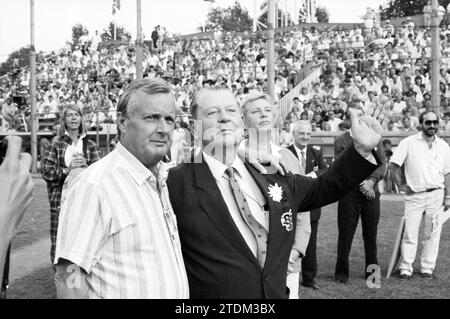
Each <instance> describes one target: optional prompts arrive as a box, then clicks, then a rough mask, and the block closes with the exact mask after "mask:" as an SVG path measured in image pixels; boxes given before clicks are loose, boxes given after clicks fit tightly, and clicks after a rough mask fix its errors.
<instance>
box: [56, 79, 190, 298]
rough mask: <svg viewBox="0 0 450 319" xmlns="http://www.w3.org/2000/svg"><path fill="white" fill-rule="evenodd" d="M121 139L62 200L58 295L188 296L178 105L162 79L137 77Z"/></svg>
mask: <svg viewBox="0 0 450 319" xmlns="http://www.w3.org/2000/svg"><path fill="white" fill-rule="evenodd" d="M117 118H118V120H117V123H118V129H119V132H120V142H119V143H117V146H116V148H115V149H114V151H112V152H111V153H110V154H108V155H107V156H106V157H104V158H103V159H101V160H100V161H98V162H97V163H95V165H92V166H90V167H89V168H88V169H86V170H85V171H84V172H83V173H82V174H81V175H79V176H78V177H77V178H76V179H75V180H74V181H73V184H72V185H71V187H70V188H69V189H68V190H67V193H66V196H65V198H63V200H62V205H61V213H60V218H59V228H58V238H57V245H56V256H55V261H54V262H55V264H56V267H57V274H56V288H57V295H58V298H164V299H165V298H171V299H172V298H173V299H175V298H188V297H189V286H188V281H187V275H186V270H185V266H184V262H183V258H182V254H181V245H180V239H179V235H178V227H177V224H176V218H175V215H174V213H173V210H172V206H171V204H170V201H169V195H168V190H167V185H166V177H167V174H168V168H169V167H168V166H167V165H166V164H165V163H162V162H161V160H162V159H163V158H164V156H165V155H166V154H167V152H168V151H169V149H170V141H171V139H172V134H173V130H174V124H175V118H176V107H175V99H174V97H173V95H172V93H171V90H170V87H169V85H168V84H167V83H166V82H164V81H162V80H160V79H152V80H148V79H144V80H138V81H135V82H132V83H131V84H130V85H129V86H128V87H127V88H126V90H125V92H124V94H123V95H122V96H121V99H120V101H119V103H118V106H117Z"/></svg>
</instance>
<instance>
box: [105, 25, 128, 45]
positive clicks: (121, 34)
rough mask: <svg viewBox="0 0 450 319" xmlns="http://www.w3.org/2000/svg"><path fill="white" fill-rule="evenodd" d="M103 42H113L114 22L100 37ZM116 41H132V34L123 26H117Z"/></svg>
mask: <svg viewBox="0 0 450 319" xmlns="http://www.w3.org/2000/svg"><path fill="white" fill-rule="evenodd" d="M100 37H101V38H102V41H112V40H114V22H110V23H109V25H108V27H107V28H106V29H104V30H103V33H102V34H101V35H100ZM116 40H124V41H125V40H126V41H130V40H131V33H130V32H128V31H127V30H125V27H123V26H120V25H118V26H116Z"/></svg>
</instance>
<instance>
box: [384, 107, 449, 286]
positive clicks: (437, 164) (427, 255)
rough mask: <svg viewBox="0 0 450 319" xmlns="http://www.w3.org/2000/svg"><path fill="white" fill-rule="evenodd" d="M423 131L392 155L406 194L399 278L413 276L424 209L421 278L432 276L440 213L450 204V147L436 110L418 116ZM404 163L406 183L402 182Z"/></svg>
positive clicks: (394, 171)
mask: <svg viewBox="0 0 450 319" xmlns="http://www.w3.org/2000/svg"><path fill="white" fill-rule="evenodd" d="M419 122H420V124H421V125H422V131H421V132H420V133H418V134H415V135H412V136H409V137H407V138H405V139H404V140H402V141H401V142H400V144H399V145H398V147H397V148H396V149H395V151H394V154H393V156H392V157H391V161H390V163H391V164H390V165H391V171H392V174H393V177H394V179H395V182H396V183H397V185H400V187H399V189H400V190H401V191H403V192H405V193H406V196H405V226H404V227H405V228H404V232H403V238H402V244H401V254H402V258H401V261H400V267H399V268H400V278H401V279H406V280H408V279H411V278H412V274H413V263H414V260H415V258H416V251H417V244H418V239H419V229H420V224H421V220H422V216H423V214H424V212H425V226H424V237H423V241H422V255H421V260H420V274H421V276H422V278H425V279H432V278H433V276H432V275H433V271H434V268H435V265H436V259H437V257H438V250H439V240H440V235H441V230H442V224H441V223H440V222H439V214H440V213H439V212H440V210H441V209H442V208H444V209H448V208H449V207H450V147H449V145H448V144H447V143H446V142H445V141H444V140H442V139H440V138H439V137H437V136H436V133H437V130H438V128H439V117H438V116H437V114H436V113H434V112H433V111H425V112H423V113H422V114H420V116H419ZM402 165H404V167H405V175H406V185H405V184H402V178H401V169H400V167H401V166H402Z"/></svg>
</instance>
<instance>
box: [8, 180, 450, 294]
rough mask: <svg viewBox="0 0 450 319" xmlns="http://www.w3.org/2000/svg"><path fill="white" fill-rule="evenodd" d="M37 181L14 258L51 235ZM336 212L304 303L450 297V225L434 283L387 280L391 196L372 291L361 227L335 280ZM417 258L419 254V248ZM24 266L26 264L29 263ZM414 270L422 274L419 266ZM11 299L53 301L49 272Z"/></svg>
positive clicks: (19, 283) (328, 214)
mask: <svg viewBox="0 0 450 319" xmlns="http://www.w3.org/2000/svg"><path fill="white" fill-rule="evenodd" d="M34 181H35V198H34V200H33V203H32V205H31V209H30V210H29V211H28V213H27V214H26V216H25V218H24V220H23V221H22V223H21V225H20V228H19V231H18V233H17V235H16V237H15V238H14V241H13V253H14V252H17V251H18V250H20V249H24V248H26V247H28V246H29V245H30V244H32V243H34V242H36V241H38V240H40V239H42V238H46V237H47V236H49V223H50V222H49V220H50V217H49V206H48V199H47V190H46V188H45V183H44V182H43V181H42V180H41V179H40V178H35V179H34ZM336 211H337V205H336V204H333V205H329V206H327V207H325V208H323V210H322V217H321V220H320V222H319V232H318V240H317V244H318V250H317V255H318V266H319V269H318V275H317V281H318V284H319V285H320V286H321V288H322V289H321V290H319V291H313V290H311V289H307V288H304V287H300V298H303V299H310V298H330V299H350V298H362V299H367V298H369V299H373V298H379V299H393V298H407V299H414V298H444V299H448V298H450V285H449V283H450V262H449V261H450V222H449V223H447V224H445V225H444V228H443V230H442V235H441V246H440V250H439V257H438V261H437V266H436V269H435V277H436V278H435V279H433V280H425V279H422V278H420V276H418V275H417V274H415V275H414V277H413V279H412V280H410V281H405V282H403V281H400V280H399V279H398V276H397V275H394V276H392V277H391V278H390V279H389V280H386V279H385V276H386V269H387V266H388V263H389V258H390V256H391V252H392V251H391V250H392V244H393V241H394V236H395V232H396V230H397V227H398V223H399V219H400V217H401V216H402V214H403V202H402V201H401V200H399V199H398V198H393V197H392V196H388V197H387V198H386V199H383V201H382V204H381V218H380V223H379V226H378V259H379V262H380V266H381V268H382V281H381V288H379V289H369V288H368V287H367V285H366V282H365V279H364V250H363V241H362V236H361V227H360V225H359V226H358V229H357V231H356V234H355V238H354V241H353V247H352V250H351V253H350V281H349V283H348V285H347V286H344V285H342V284H338V283H336V282H334V280H333V277H334V266H335V262H336V249H337V221H336V218H337V214H336ZM39 253H40V254H41V255H42V258H43V259H45V260H48V259H49V257H48V256H49V248H47V249H45V250H43V251H41V252H39ZM418 253H420V248H419V251H418ZM24 262H27V261H26V259H25V261H24ZM415 266H416V270H418V265H417V262H416V265H415ZM11 267H14V265H11ZM8 298H33V299H35V298H36V299H49V298H55V289H54V285H53V270H52V269H51V267H40V266H36V267H35V269H33V270H32V271H30V272H29V273H27V274H26V275H25V276H23V277H22V278H19V279H17V280H14V281H13V282H11V283H10V289H9V292H8Z"/></svg>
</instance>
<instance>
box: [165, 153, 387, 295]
mask: <svg viewBox="0 0 450 319" xmlns="http://www.w3.org/2000/svg"><path fill="white" fill-rule="evenodd" d="M246 167H247V169H248V171H249V172H250V174H251V175H252V177H253V178H254V180H255V182H256V183H257V185H258V187H259V188H260V190H261V192H262V194H263V195H264V197H265V198H266V201H267V205H268V210H269V225H270V231H269V236H268V244H267V257H266V262H265V265H264V268H263V269H262V268H261V266H260V265H259V263H258V261H257V259H256V257H255V255H254V254H253V253H252V251H251V250H250V248H249V247H248V245H247V244H246V242H245V240H244V238H243V237H242V235H241V233H240V232H239V230H238V228H237V226H236V225H235V223H234V222H233V219H232V217H231V215H230V213H229V211H228V209H227V206H226V204H225V202H224V199H223V197H222V194H221V193H220V190H219V188H218V186H217V183H216V181H215V179H214V177H213V175H212V173H211V171H210V169H209V167H208V165H207V164H206V163H205V162H204V161H201V162H200V163H199V162H194V163H184V164H182V165H179V166H177V167H175V168H173V169H171V170H170V173H169V177H168V180H167V185H168V188H169V194H170V199H171V203H172V206H173V209H174V212H175V214H176V217H177V220H178V229H179V235H180V239H181V247H182V252H183V258H184V262H185V266H186V271H187V275H188V280H189V289H190V296H191V297H192V298H194V299H197V298H213V299H217V298H250V299H256V298H257V299H260V298H287V296H288V295H287V290H286V270H287V266H288V259H289V254H290V251H291V248H292V243H293V240H294V231H293V229H295V223H296V218H295V216H294V214H295V213H296V212H298V211H310V210H311V209H314V208H318V207H321V206H325V205H328V204H330V203H332V202H335V201H337V200H338V199H339V198H340V197H342V196H344V195H345V194H346V193H347V192H348V191H349V190H350V189H353V188H355V187H356V186H357V185H358V184H359V183H360V182H361V181H362V180H364V178H366V177H367V176H368V175H369V174H370V173H371V172H372V171H373V170H374V169H376V168H377V167H378V166H377V165H374V164H372V163H370V162H368V161H366V160H365V159H363V158H362V157H361V156H360V155H359V154H358V153H357V152H356V151H355V149H354V148H353V147H349V148H348V150H347V151H345V152H344V153H343V155H342V156H341V159H340V160H338V161H336V162H335V163H334V165H333V168H330V169H329V170H328V171H327V172H325V173H324V174H322V175H320V176H319V177H318V178H317V179H313V178H308V177H305V176H301V175H292V174H288V175H286V176H281V175H278V174H273V175H261V174H259V173H258V172H257V171H256V170H255V169H253V167H251V166H248V165H246ZM275 184H277V185H278V186H279V187H281V189H282V190H283V191H282V196H281V199H279V198H276V197H273V199H272V197H271V196H269V192H268V187H269V185H272V186H274V185H275Z"/></svg>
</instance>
